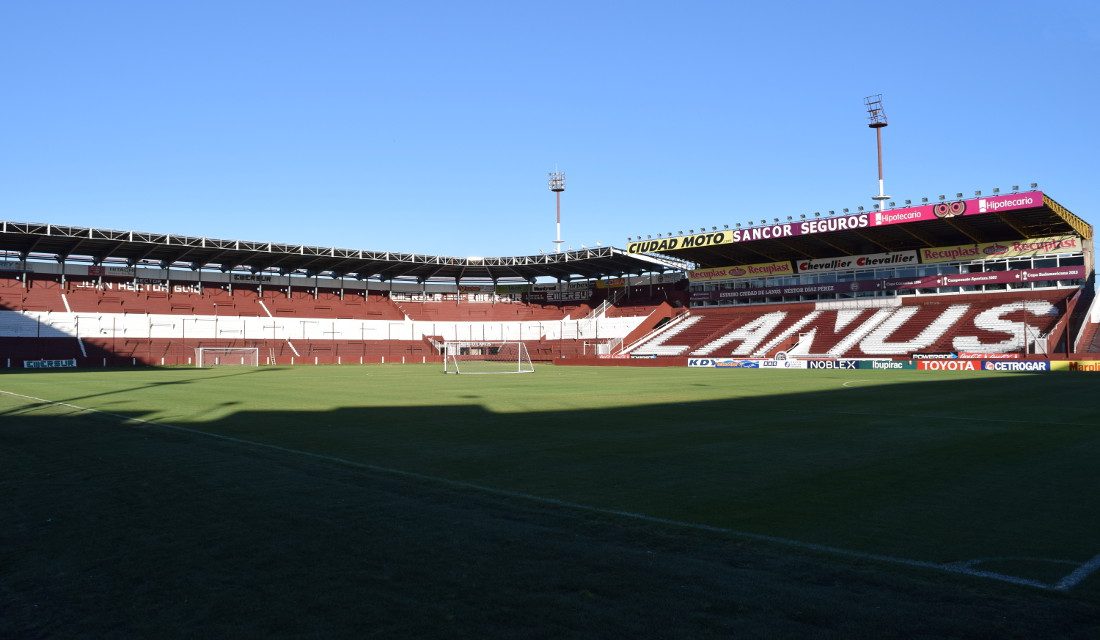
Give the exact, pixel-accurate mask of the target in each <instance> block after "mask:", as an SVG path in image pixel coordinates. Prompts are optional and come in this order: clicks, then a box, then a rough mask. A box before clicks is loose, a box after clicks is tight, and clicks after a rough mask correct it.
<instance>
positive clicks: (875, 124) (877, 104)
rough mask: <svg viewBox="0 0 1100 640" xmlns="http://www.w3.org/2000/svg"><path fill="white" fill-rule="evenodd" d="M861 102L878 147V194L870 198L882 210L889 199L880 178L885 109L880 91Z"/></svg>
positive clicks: (885, 122) (885, 123)
mask: <svg viewBox="0 0 1100 640" xmlns="http://www.w3.org/2000/svg"><path fill="white" fill-rule="evenodd" d="M863 104H865V105H866V106H867V120H868V123H867V126H868V127H870V128H872V129H874V130H875V142H876V144H877V147H878V195H877V196H871V199H872V200H875V201H876V202H877V203H878V210H879V211H882V210H883V209H885V208H886V201H887V200H889V199H890V196H888V195H886V186H885V183H884V182H883V180H882V130H883V129H884V128H885V127H886V125H887V124H888V123H887V121H886V110H885V109H884V108H883V107H882V94H881V93H876V94H875V95H873V96H867V97H866V98H864V99H863Z"/></svg>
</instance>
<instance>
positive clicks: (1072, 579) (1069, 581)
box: [1054, 554, 1100, 591]
mask: <svg viewBox="0 0 1100 640" xmlns="http://www.w3.org/2000/svg"><path fill="white" fill-rule="evenodd" d="M1097 571H1100V554H1098V555H1096V556H1095V557H1093V559H1092V560H1089V561H1088V562H1086V563H1084V564H1082V565H1081V566H1079V567H1077V568H1076V569H1074V570H1073V571H1071V572H1070V573H1069V575H1067V576H1066V577H1064V578H1062V579H1061V580H1059V581H1058V582H1057V583H1056V584H1055V585H1054V590H1055V591H1069V590H1070V589H1072V588H1074V587H1076V586H1077V585H1079V584H1081V583H1082V582H1084V581H1085V578H1088V577H1089V576H1090V575H1092V574H1094V573H1096V572H1097Z"/></svg>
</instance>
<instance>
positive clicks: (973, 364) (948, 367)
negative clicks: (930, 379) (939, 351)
mask: <svg viewBox="0 0 1100 640" xmlns="http://www.w3.org/2000/svg"><path fill="white" fill-rule="evenodd" d="M917 369H919V370H920V371H981V369H982V361H981V360H917Z"/></svg>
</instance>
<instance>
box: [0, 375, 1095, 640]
mask: <svg viewBox="0 0 1100 640" xmlns="http://www.w3.org/2000/svg"><path fill="white" fill-rule="evenodd" d="M1098 390H1100V378H1098V377H1096V376H1095V375H1089V374H1071V373H1060V374H1047V375H1026V374H987V373H974V374H959V373H951V374H947V373H943V374H936V373H931V372H917V371H905V372H897V371H892V372H878V371H851V372H841V371H790V372H786V371H754V370H748V371H745V370H713V369H687V368H669V369H662V368H653V369H651V368H610V367H608V368H605V367H553V366H538V367H537V371H536V373H535V374H533V375H510V376H508V375H496V376H445V375H442V374H441V373H440V371H439V367H438V366H419V365H410V366H365V367H363V366H345V367H299V368H260V369H241V368H218V369H210V370H196V369H159V370H158V369H136V370H108V371H77V372H38V373H5V374H0V637H55V636H61V637H72V636H89V637H105V636H118V637H133V636H135V635H139V636H148V635H154V636H157V637H175V636H187V637H211V636H214V637H219V636H220V637H224V636H234V637H240V636H247V637H251V636H270V635H283V636H299V637H336V636H354V637H364V636H368V637H370V636H378V637H439V636H460V637H517V636H522V637H548V638H549V637H554V638H556V637H640V636H652V637H691V638H697V637H708V636H714V637H729V636H731V635H739V634H741V635H752V636H762V635H764V636H771V637H790V636H813V637H838V638H841V637H843V638H850V637H930V638H931V637H962V636H965V637H990V638H1002V637H1081V638H1095V637H1098V636H1100V571H1096V572H1095V573H1094V572H1093V569H1100V406H1098V404H1097V391H1098Z"/></svg>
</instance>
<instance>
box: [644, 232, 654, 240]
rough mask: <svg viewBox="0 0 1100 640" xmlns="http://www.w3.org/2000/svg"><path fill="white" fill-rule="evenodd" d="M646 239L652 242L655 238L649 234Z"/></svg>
mask: <svg viewBox="0 0 1100 640" xmlns="http://www.w3.org/2000/svg"><path fill="white" fill-rule="evenodd" d="M645 239H646V240H652V239H653V236H651V235H649V234H648V233H647V234H646V235H645Z"/></svg>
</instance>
